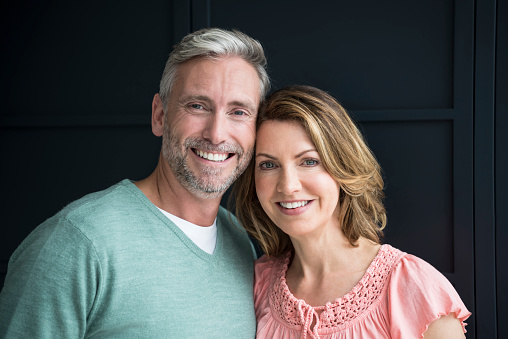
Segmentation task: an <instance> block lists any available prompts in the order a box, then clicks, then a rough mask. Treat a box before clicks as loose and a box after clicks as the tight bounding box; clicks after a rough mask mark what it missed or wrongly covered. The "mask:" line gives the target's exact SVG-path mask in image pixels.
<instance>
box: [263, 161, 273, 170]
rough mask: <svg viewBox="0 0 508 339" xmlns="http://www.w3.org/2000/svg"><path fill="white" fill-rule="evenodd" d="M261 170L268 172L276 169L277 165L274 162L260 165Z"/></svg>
mask: <svg viewBox="0 0 508 339" xmlns="http://www.w3.org/2000/svg"><path fill="white" fill-rule="evenodd" d="M259 168H261V169H263V170H266V169H272V168H275V164H274V163H273V162H269V161H265V162H262V163H260V164H259Z"/></svg>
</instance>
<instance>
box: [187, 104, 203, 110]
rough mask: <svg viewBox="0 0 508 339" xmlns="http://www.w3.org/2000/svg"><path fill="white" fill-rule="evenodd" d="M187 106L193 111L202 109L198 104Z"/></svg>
mask: <svg viewBox="0 0 508 339" xmlns="http://www.w3.org/2000/svg"><path fill="white" fill-rule="evenodd" d="M189 106H190V107H191V108H194V109H203V106H202V105H200V104H190V105H189Z"/></svg>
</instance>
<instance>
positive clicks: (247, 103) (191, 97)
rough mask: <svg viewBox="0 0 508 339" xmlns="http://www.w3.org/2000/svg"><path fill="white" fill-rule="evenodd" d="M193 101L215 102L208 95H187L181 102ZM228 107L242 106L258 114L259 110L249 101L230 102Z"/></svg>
mask: <svg viewBox="0 0 508 339" xmlns="http://www.w3.org/2000/svg"><path fill="white" fill-rule="evenodd" d="M192 100H199V101H204V102H207V103H213V100H212V99H211V98H210V97H207V96H206V95H187V96H185V97H183V98H180V100H179V101H180V102H186V101H192ZM228 106H240V107H245V108H247V109H248V110H250V111H252V112H254V113H257V109H255V108H254V107H255V105H254V102H251V101H250V100H249V101H240V100H234V101H231V102H228Z"/></svg>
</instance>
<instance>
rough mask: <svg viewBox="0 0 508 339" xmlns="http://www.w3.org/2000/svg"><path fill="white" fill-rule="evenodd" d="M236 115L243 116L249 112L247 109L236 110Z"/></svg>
mask: <svg viewBox="0 0 508 339" xmlns="http://www.w3.org/2000/svg"><path fill="white" fill-rule="evenodd" d="M233 114H234V115H239V116H242V115H247V113H246V112H245V111H242V110H236V111H234V112H233Z"/></svg>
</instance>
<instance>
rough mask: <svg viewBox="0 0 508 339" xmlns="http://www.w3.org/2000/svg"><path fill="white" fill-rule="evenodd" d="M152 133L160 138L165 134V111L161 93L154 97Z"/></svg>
mask: <svg viewBox="0 0 508 339" xmlns="http://www.w3.org/2000/svg"><path fill="white" fill-rule="evenodd" d="M152 133H153V134H155V135H156V136H158V137H161V136H162V135H163V134H164V109H163V105H162V100H161V97H160V95H159V93H157V94H155V95H154V97H153V101H152Z"/></svg>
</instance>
